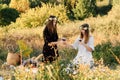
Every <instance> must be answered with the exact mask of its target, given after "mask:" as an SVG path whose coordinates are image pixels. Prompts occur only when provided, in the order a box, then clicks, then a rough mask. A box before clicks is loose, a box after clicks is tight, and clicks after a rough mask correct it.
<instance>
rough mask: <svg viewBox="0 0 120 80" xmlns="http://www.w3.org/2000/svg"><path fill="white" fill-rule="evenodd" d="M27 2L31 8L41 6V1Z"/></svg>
mask: <svg viewBox="0 0 120 80" xmlns="http://www.w3.org/2000/svg"><path fill="white" fill-rule="evenodd" d="M29 2H30V7H31V8H35V7H37V6H41V1H40V0H29Z"/></svg>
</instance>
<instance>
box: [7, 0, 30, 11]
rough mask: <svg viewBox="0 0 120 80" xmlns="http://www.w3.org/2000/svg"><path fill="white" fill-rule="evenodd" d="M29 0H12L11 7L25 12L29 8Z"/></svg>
mask: <svg viewBox="0 0 120 80" xmlns="http://www.w3.org/2000/svg"><path fill="white" fill-rule="evenodd" d="M29 4H30V3H29V0H11V2H10V4H9V7H10V8H14V9H16V10H18V11H19V12H25V11H26V10H28V9H29Z"/></svg>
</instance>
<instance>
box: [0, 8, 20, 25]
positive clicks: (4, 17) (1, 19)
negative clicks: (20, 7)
mask: <svg viewBox="0 0 120 80" xmlns="http://www.w3.org/2000/svg"><path fill="white" fill-rule="evenodd" d="M17 17H19V12H18V11H17V10H16V9H13V8H3V9H2V10H1V11H0V25H9V24H10V23H11V22H12V21H13V22H15V21H16V18H17Z"/></svg>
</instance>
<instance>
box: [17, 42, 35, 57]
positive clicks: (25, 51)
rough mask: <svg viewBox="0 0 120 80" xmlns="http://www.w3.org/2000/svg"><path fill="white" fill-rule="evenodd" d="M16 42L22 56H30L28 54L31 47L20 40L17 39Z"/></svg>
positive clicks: (30, 51)
mask: <svg viewBox="0 0 120 80" xmlns="http://www.w3.org/2000/svg"><path fill="white" fill-rule="evenodd" d="M17 43H18V46H19V50H20V53H22V56H23V58H26V57H30V54H31V53H32V51H33V49H32V48H31V47H29V46H27V44H26V43H25V42H24V41H22V40H19V41H18V42H17Z"/></svg>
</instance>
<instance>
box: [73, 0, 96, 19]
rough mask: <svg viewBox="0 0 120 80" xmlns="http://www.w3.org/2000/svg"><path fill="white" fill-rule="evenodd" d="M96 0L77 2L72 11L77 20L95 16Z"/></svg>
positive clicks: (78, 0)
mask: <svg viewBox="0 0 120 80" xmlns="http://www.w3.org/2000/svg"><path fill="white" fill-rule="evenodd" d="M95 4H96V0H77V2H76V3H75V7H74V8H73V9H72V11H73V13H74V17H75V18H76V19H84V18H86V17H88V16H90V15H91V14H94V12H95V8H96V5H95Z"/></svg>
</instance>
